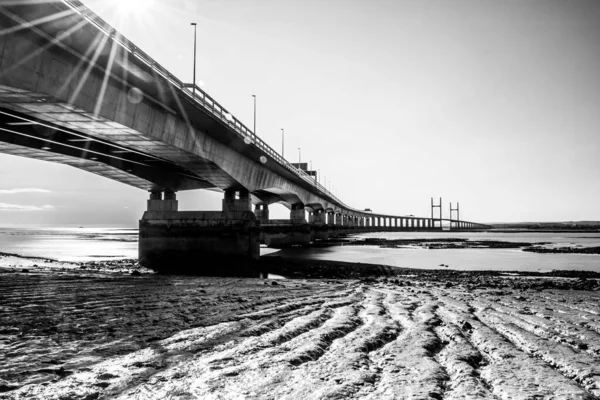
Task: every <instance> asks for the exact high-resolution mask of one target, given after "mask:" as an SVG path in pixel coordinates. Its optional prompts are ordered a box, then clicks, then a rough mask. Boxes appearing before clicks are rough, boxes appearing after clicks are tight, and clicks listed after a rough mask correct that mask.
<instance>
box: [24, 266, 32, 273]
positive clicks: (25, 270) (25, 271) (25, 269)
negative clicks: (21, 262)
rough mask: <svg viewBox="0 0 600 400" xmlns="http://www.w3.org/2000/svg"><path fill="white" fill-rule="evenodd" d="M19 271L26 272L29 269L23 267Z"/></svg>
mask: <svg viewBox="0 0 600 400" xmlns="http://www.w3.org/2000/svg"><path fill="white" fill-rule="evenodd" d="M34 267H35V265H34ZM21 272H24V273H27V272H29V270H28V269H27V268H23V269H22V270H21Z"/></svg>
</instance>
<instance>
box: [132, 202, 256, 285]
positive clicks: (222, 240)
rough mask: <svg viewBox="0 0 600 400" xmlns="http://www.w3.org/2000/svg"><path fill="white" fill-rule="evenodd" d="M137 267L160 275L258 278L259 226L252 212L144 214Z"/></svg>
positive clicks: (163, 212)
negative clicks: (145, 268)
mask: <svg viewBox="0 0 600 400" xmlns="http://www.w3.org/2000/svg"><path fill="white" fill-rule="evenodd" d="M139 228H140V231H139V263H140V264H141V265H143V266H145V267H148V268H151V269H154V270H156V271H160V272H164V273H190V274H195V275H202V276H251V277H258V276H259V271H258V266H257V263H256V261H257V260H258V259H259V255H260V252H259V251H260V245H259V223H258V221H256V218H255V216H254V214H253V213H252V212H251V211H247V212H240V213H235V214H233V215H232V214H231V213H229V212H219V211H212V212H209V211H146V212H145V213H144V215H143V217H142V219H141V220H140V224H139Z"/></svg>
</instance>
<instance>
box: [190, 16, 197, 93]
mask: <svg viewBox="0 0 600 400" xmlns="http://www.w3.org/2000/svg"><path fill="white" fill-rule="evenodd" d="M190 25H193V26H194V80H193V82H192V83H193V85H194V86H192V93H193V94H194V100H195V99H196V23H195V22H192V23H191V24H190Z"/></svg>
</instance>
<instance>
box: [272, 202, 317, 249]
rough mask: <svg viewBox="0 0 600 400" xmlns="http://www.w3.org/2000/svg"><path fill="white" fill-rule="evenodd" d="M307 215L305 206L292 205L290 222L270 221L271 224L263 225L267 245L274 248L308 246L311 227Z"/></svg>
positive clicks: (300, 204) (299, 204)
mask: <svg viewBox="0 0 600 400" xmlns="http://www.w3.org/2000/svg"><path fill="white" fill-rule="evenodd" d="M305 213H306V211H305V209H304V204H302V203H298V204H292V209H291V210H290V219H289V220H270V221H269V224H267V225H262V232H263V234H264V241H265V244H266V245H267V246H269V247H274V248H283V247H291V246H308V245H309V244H310V242H311V226H310V225H309V224H308V222H307V221H306V214H305Z"/></svg>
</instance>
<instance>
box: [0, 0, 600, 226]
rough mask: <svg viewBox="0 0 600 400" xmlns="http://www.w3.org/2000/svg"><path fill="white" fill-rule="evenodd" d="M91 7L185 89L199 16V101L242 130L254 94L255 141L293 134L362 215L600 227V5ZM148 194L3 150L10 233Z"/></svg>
mask: <svg viewBox="0 0 600 400" xmlns="http://www.w3.org/2000/svg"><path fill="white" fill-rule="evenodd" d="M83 2H84V3H85V4H86V5H88V6H89V7H90V8H91V9H93V10H94V11H95V12H96V13H98V14H99V15H100V16H101V17H102V18H104V19H105V20H107V21H108V22H110V23H113V24H115V26H116V27H117V29H118V30H119V31H120V32H121V33H123V34H124V35H125V36H126V37H127V38H129V39H130V40H131V41H133V42H134V43H135V44H136V45H137V46H138V47H140V48H141V49H143V50H144V51H145V52H146V53H147V54H149V55H150V56H151V57H153V58H154V59H155V60H156V61H158V62H159V63H160V64H162V65H163V66H164V67H166V68H167V69H168V70H170V71H171V72H172V73H173V74H174V75H175V76H177V77H179V78H180V79H182V80H184V81H186V82H191V81H192V72H193V70H192V65H193V39H194V36H193V34H194V32H193V27H192V26H190V23H191V22H197V23H198V25H197V29H198V32H197V49H198V53H197V67H196V72H197V81H199V82H200V83H201V84H202V87H203V89H204V90H205V91H207V92H208V93H209V94H210V95H211V96H212V97H213V98H215V99H216V100H217V101H218V102H219V103H221V104H222V105H223V106H224V107H225V108H227V109H228V110H229V111H230V112H231V113H232V114H233V115H235V116H236V117H237V118H238V119H240V120H241V121H242V122H244V123H245V124H246V125H247V126H249V127H251V126H252V124H253V98H252V95H253V94H254V95H256V96H257V134H258V136H260V137H261V138H262V139H263V140H265V141H266V142H267V143H269V144H270V145H271V146H272V147H273V148H274V149H275V150H277V151H279V150H280V149H281V128H284V129H285V157H286V158H287V159H288V160H289V161H290V162H297V161H298V159H299V157H300V158H301V161H302V162H309V161H310V162H311V163H312V167H313V169H316V170H319V171H320V176H321V182H325V179H326V180H327V185H328V186H330V187H333V191H334V192H335V193H336V194H337V195H338V197H339V198H341V199H342V201H344V202H345V203H346V204H348V205H350V206H352V207H355V208H360V209H362V208H371V209H372V210H373V211H374V212H380V213H388V214H397V215H406V214H414V215H418V216H428V215H430V198H431V197H434V198H436V199H438V198H439V197H442V198H443V213H444V217H448V215H449V210H448V209H449V202H452V203H453V205H454V206H455V205H456V202H460V214H461V219H465V220H471V221H478V222H518V221H565V220H600V211H599V208H598V204H600V185H599V183H600V73H599V72H598V71H600V2H599V1H596V0H589V1H584V0H563V1H558V0H504V1H497V0H451V1H449V0H169V1H168V2H167V1H159V0H83ZM299 148H300V149H301V150H300V151H299V150H298V149H299ZM299 153H300V154H299ZM17 189H20V191H19V190H17ZM22 189H37V190H22ZM178 198H179V200H180V209H182V210H217V209H219V208H220V205H221V198H222V195H221V194H219V193H215V192H209V191H205V190H197V191H192V192H180V193H178ZM146 199H147V193H145V192H144V191H142V190H139V189H135V188H131V187H127V186H125V185H123V184H121V183H117V182H113V181H110V180H108V179H106V178H103V177H99V176H95V175H93V174H90V173H88V172H83V171H79V170H76V169H74V168H72V167H67V166H62V165H58V164H51V163H47V162H42V161H37V160H29V159H24V158H18V157H14V156H8V155H0V225H15V224H28V225H31V224H42V225H55V226H57V225H58V226H67V225H85V226H92V225H112V226H136V225H137V221H138V220H139V218H140V217H141V215H142V213H143V211H144V210H145V206H146ZM436 201H437V200H436ZM271 210H272V212H271V217H272V218H285V217H286V215H288V211H287V209H284V208H283V207H282V206H272V207H271Z"/></svg>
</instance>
